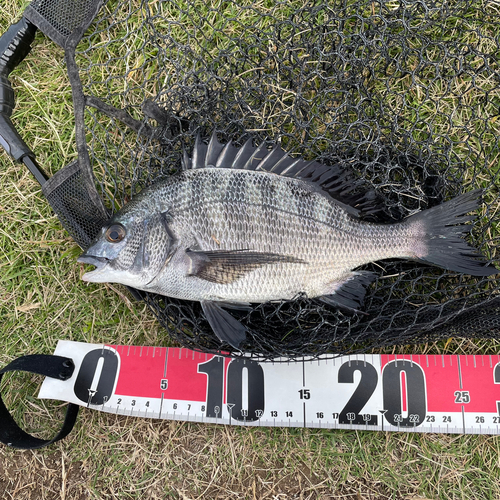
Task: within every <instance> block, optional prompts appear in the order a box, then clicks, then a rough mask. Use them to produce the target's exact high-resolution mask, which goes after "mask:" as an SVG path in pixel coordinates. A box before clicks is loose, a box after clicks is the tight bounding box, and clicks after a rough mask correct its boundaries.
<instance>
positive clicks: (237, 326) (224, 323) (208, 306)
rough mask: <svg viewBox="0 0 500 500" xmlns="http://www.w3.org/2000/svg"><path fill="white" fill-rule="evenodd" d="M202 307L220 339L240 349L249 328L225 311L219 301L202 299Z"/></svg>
mask: <svg viewBox="0 0 500 500" xmlns="http://www.w3.org/2000/svg"><path fill="white" fill-rule="evenodd" d="M242 306H243V307H244V305H242ZM201 307H202V309H203V312H204V313H205V316H206V318H207V321H208V322H209V323H210V326H211V327H212V330H213V331H214V333H215V335H217V337H218V338H219V340H220V341H221V342H226V343H228V344H229V345H230V346H232V347H234V348H235V349H239V348H240V345H241V344H242V342H244V340H245V339H246V337H247V335H246V331H247V329H246V328H245V327H244V326H243V325H242V324H241V323H240V322H239V321H238V320H237V319H236V318H234V317H233V316H231V314H229V313H228V312H227V311H224V309H222V307H221V306H220V305H219V304H218V303H217V302H213V301H210V300H202V301H201Z"/></svg>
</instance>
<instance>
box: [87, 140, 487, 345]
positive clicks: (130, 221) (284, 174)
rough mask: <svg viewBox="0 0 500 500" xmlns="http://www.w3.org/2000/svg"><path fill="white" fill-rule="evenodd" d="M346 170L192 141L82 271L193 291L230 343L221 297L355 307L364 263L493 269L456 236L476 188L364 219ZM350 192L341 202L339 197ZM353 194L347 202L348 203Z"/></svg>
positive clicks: (175, 292)
mask: <svg viewBox="0 0 500 500" xmlns="http://www.w3.org/2000/svg"><path fill="white" fill-rule="evenodd" d="M349 182H351V181H350V180H349V179H348V178H347V177H346V174H345V172H344V171H343V170H342V169H341V168H340V167H338V166H334V167H326V166H324V165H321V164H319V163H317V162H306V161H304V160H302V159H296V158H292V157H290V156H288V155H287V154H286V153H285V152H284V151H283V150H282V149H281V148H278V147H276V148H274V149H273V150H272V151H268V149H267V147H266V146H265V145H261V146H259V147H254V146H253V145H252V143H251V141H248V142H247V143H246V144H245V145H244V146H243V147H242V148H235V147H233V146H231V144H226V145H225V146H224V145H222V144H220V143H219V142H218V140H217V138H216V136H215V134H214V135H213V136H212V138H211V140H210V143H209V144H208V146H207V145H205V144H203V143H202V142H201V141H200V140H199V139H198V140H197V141H196V145H195V148H194V151H193V155H192V159H189V158H188V157H187V155H184V160H183V170H182V171H181V172H179V173H178V174H175V175H173V176H171V177H169V178H167V179H164V180H162V181H160V182H158V183H156V184H154V185H152V186H150V187H148V188H146V189H144V190H143V191H142V192H141V193H140V194H139V195H137V196H136V197H135V198H134V199H133V200H132V201H130V202H129V203H128V204H126V205H125V206H124V207H123V208H122V209H121V210H120V211H119V212H118V213H116V214H115V215H114V216H113V218H112V219H111V220H110V221H109V223H108V224H107V225H106V226H105V227H103V229H102V231H101V233H100V235H99V236H98V239H97V241H96V242H95V243H94V244H93V245H92V246H91V247H90V248H89V249H88V250H87V251H86V252H85V253H84V254H83V255H82V256H81V257H80V258H79V262H84V263H88V264H93V265H94V266H96V269H95V270H94V271H92V272H88V273H86V274H85V275H84V276H83V279H84V280H85V281H91V282H114V283H122V284H125V285H129V286H132V287H134V288H137V289H140V290H146V291H148V292H154V293H158V294H161V295H166V296H169V297H176V298H179V299H185V300H195V301H200V302H201V305H202V307H203V310H204V312H205V315H206V317H207V319H208V321H209V323H210V325H211V326H212V328H213V330H214V332H215V333H216V334H217V336H218V337H219V338H220V339H221V340H222V341H225V342H227V343H229V344H230V345H232V346H233V347H236V348H237V347H239V346H240V344H241V342H242V341H243V340H244V339H245V327H244V326H243V325H242V324H241V323H240V322H239V321H237V320H236V319H235V318H234V317H233V316H232V315H231V314H230V313H228V312H227V311H226V310H225V309H223V308H224V307H225V308H227V307H232V308H234V307H236V308H238V307H242V308H245V307H248V305H249V303H261V302H267V301H277V300H283V299H293V298H294V297H296V296H297V295H298V294H306V295H307V296H308V297H310V298H312V297H320V298H321V299H322V300H324V301H325V302H327V303H329V304H332V305H335V306H337V307H340V308H343V309H350V310H354V311H358V310H359V308H360V307H361V305H362V302H363V299H364V295H365V286H366V285H367V284H369V282H370V281H371V280H372V279H373V278H374V274H373V273H370V272H366V271H356V269H357V268H359V267H360V266H362V265H363V264H367V263H369V262H374V261H377V260H381V259H388V258H401V259H412V260H420V261H425V262H430V263H432V264H435V265H438V266H441V267H444V268H446V269H450V270H453V271H457V272H461V273H466V274H472V275H476V276H486V275H489V274H493V273H496V272H497V270H496V269H495V268H494V267H493V266H491V265H487V264H486V262H485V261H484V259H482V258H481V256H479V255H478V254H477V253H476V252H475V250H474V249H473V248H472V247H470V246H469V245H468V244H467V243H466V242H465V240H464V239H463V238H462V235H463V233H465V232H468V231H469V230H470V228H471V226H470V225H465V224H464V223H465V222H467V221H470V220H473V219H474V218H475V217H474V216H466V215H465V214H467V213H469V212H471V211H474V210H476V209H477V206H478V202H477V199H478V197H479V195H480V192H479V191H478V190H476V191H471V192H469V193H466V194H463V195H461V196H459V197H457V198H455V199H453V200H451V201H448V202H446V203H444V204H442V205H439V206H436V207H433V208H431V209H429V210H425V211H422V212H420V213H417V214H415V215H413V216H411V217H408V218H407V219H405V220H403V221H402V222H398V223H394V224H375V223H372V222H366V221H363V219H362V218H360V217H361V216H362V215H363V213H362V212H363V210H364V211H366V212H369V210H370V195H369V194H363V195H361V194H360V195H356V194H352V193H351V194H350V193H349V186H348V184H349ZM346 201H347V203H346ZM348 203H349V204H348Z"/></svg>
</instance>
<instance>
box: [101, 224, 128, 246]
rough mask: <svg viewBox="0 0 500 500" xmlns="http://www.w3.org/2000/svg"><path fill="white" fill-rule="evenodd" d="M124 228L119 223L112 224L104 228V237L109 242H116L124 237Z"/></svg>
mask: <svg viewBox="0 0 500 500" xmlns="http://www.w3.org/2000/svg"><path fill="white" fill-rule="evenodd" d="M125 234H126V231H125V228H124V227H123V226H122V225H121V224H113V225H111V226H109V227H108V229H106V239H107V240H108V241H109V242H110V243H118V242H119V241H122V240H123V238H125Z"/></svg>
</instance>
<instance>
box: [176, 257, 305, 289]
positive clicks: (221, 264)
mask: <svg viewBox="0 0 500 500" xmlns="http://www.w3.org/2000/svg"><path fill="white" fill-rule="evenodd" d="M186 255H187V256H188V257H189V258H190V260H191V267H190V270H189V273H188V275H189V276H197V277H198V278H201V279H204V280H206V281H210V282H212V283H219V284H223V285H227V284H230V283H233V282H234V281H236V280H237V279H239V278H242V277H243V276H244V275H245V274H246V273H248V272H250V271H253V270H254V269H257V268H259V267H261V266H264V265H266V264H277V263H280V262H292V263H304V262H305V261H303V260H302V259H298V258H295V257H291V256H288V255H280V254H276V253H267V252H254V251H251V250H213V251H201V250H191V249H189V248H188V249H187V250H186Z"/></svg>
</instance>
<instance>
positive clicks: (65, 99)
mask: <svg viewBox="0 0 500 500" xmlns="http://www.w3.org/2000/svg"><path fill="white" fill-rule="evenodd" d="M267 3H268V2H266V4H267ZM20 10H21V2H16V3H13V4H12V5H11V4H8V5H6V6H5V8H4V10H3V12H2V13H0V28H1V30H2V31H4V30H5V28H6V27H7V26H8V24H9V23H11V22H12V21H13V20H14V19H15V16H16V14H17V13H18V12H19V11H20ZM248 14H249V15H250V14H251V12H248ZM62 61H63V53H62V51H61V49H59V48H57V47H56V46H55V45H54V44H53V43H52V42H50V41H49V40H48V39H46V38H44V37H43V36H41V35H38V36H37V41H36V48H35V50H34V52H33V54H31V55H30V56H29V57H28V59H27V61H25V62H24V63H23V65H22V67H21V68H20V69H19V70H18V71H16V73H15V75H13V77H12V81H13V83H14V87H15V88H16V91H17V96H18V107H17V109H16V113H15V116H14V119H15V121H16V123H17V124H18V125H19V126H20V129H21V130H22V132H23V135H24V137H25V138H26V140H27V142H28V144H30V145H32V146H33V148H34V149H35V150H36V151H37V154H38V158H39V160H40V163H41V164H42V165H43V166H44V167H45V168H46V169H47V170H48V171H49V172H51V173H53V172H55V171H57V170H58V169H59V168H60V167H61V166H62V165H64V164H66V163H68V162H69V161H70V160H71V159H72V158H73V157H74V156H75V149H74V132H73V123H72V120H71V116H72V107H71V91H70V88H69V85H68V80H67V76H66V74H65V68H64V65H63V62H62ZM139 64H140V57H139V58H138V59H137V58H136V59H131V60H130V61H129V65H130V66H131V67H136V66H137V65H139ZM133 78H135V76H134V75H130V76H129V81H133ZM436 85H438V83H436ZM441 105H442V106H449V104H447V103H445V102H442V103H441ZM443 109H448V108H443ZM443 126H444V125H443ZM77 253H78V248H77V247H76V246H75V244H74V243H73V242H72V240H71V239H70V238H69V237H68V235H67V234H66V233H65V232H64V231H63V230H62V229H61V227H60V224H59V222H58V220H57V219H56V217H55V216H54V215H53V213H52V212H51V210H50V209H49V207H48V205H47V203H46V201H45V199H44V198H43V196H42V194H41V192H40V189H39V186H38V185H37V184H36V183H35V181H33V180H32V179H31V177H30V176H29V174H28V173H27V172H26V171H25V170H24V169H22V168H20V167H19V166H17V165H14V164H12V162H11V161H10V160H9V159H8V158H7V157H6V155H5V154H3V153H1V154H0V318H1V320H2V324H1V325H0V338H1V342H2V347H3V348H2V351H1V353H0V365H2V366H3V365H5V364H7V363H8V362H9V361H11V360H12V359H14V358H16V357H18V356H20V355H23V354H29V353H50V352H53V350H54V348H55V344H56V342H57V340H58V339H59V338H64V339H71V340H78V341H86V342H110V343H118V344H119V343H128V344H149V345H168V343H169V340H168V339H167V338H165V335H164V334H163V333H162V331H161V330H160V328H159V327H158V325H157V323H156V321H155V320H154V319H153V318H152V316H151V315H150V314H149V313H148V311H147V310H146V308H145V307H144V306H141V305H138V304H137V303H133V304H132V303H127V302H126V301H123V300H122V299H121V298H120V296H119V295H118V294H116V293H115V292H114V291H113V289H112V287H105V286H87V285H85V284H83V283H82V282H81V281H80V279H79V278H80V274H81V272H82V269H81V267H80V266H79V265H77V264H76V263H75V256H76V255H77ZM498 348H499V342H498V341H471V340H461V341H452V340H450V341H449V342H443V343H440V344H432V345H428V346H419V347H417V348H412V349H411V350H409V349H408V348H406V349H405V348H398V349H397V351H399V352H402V351H404V352H412V351H413V352H428V353H432V352H446V353H449V354H451V353H467V354H470V353H487V352H498ZM39 382H40V380H39V378H37V377H34V376H31V375H15V376H9V377H5V381H4V384H3V385H2V387H3V388H4V389H3V390H4V391H7V393H6V395H5V400H6V402H7V404H8V406H9V407H10V408H12V409H13V413H14V415H15V417H16V418H17V419H18V420H19V421H20V422H22V424H23V425H24V426H25V427H26V428H27V429H30V430H31V431H32V432H38V433H39V434H40V435H42V436H50V435H53V434H54V433H55V432H56V429H57V426H58V425H59V423H60V421H61V416H62V412H63V408H61V407H60V405H59V404H58V403H55V402H44V401H39V400H37V399H36V398H35V396H34V395H35V394H36V387H37V384H38V383H39ZM499 457H500V438H498V437H496V436H495V437H488V436H446V435H416V434H404V433H401V434H391V433H370V432H351V431H325V430H317V429H280V428H277V429H273V428H266V429H247V428H228V427H222V426H215V425H203V424H192V423H180V422H163V421H148V420H141V419H133V418H125V417H120V416H113V415H109V414H100V413H98V412H93V411H90V410H86V409H84V410H82V411H81V415H80V417H79V420H78V422H77V425H76V427H75V429H74V431H73V433H72V434H71V435H70V436H69V437H68V438H67V439H65V440H64V441H63V442H60V443H58V444H56V445H53V446H51V447H50V448H45V449H42V450H38V451H18V450H11V449H8V448H6V447H2V448H0V496H1V497H2V498H4V499H9V500H10V499H15V500H24V499H26V500H28V499H29V500H31V499H58V498H61V499H77V500H80V499H87V498H90V499H105V498H106V499H108V498H109V499H113V498H131V499H132V498H148V499H149V498H151V499H160V498H161V499H163V498H175V499H182V500H185V499H190V500H191V499H192V500H194V499H231V498H234V499H265V498H267V499H270V500H284V499H304V500H305V499H330V498H332V499H333V498H343V499H349V500H369V499H370V500H371V499H373V500H383V499H391V500H398V499H401V500H403V499H404V500H417V499H421V500H423V499H426V498H427V499H433V500H437V499H443V500H445V499H446V500H451V499H453V500H455V499H475V498H481V499H483V498H484V499H497V498H500V460H499Z"/></svg>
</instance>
